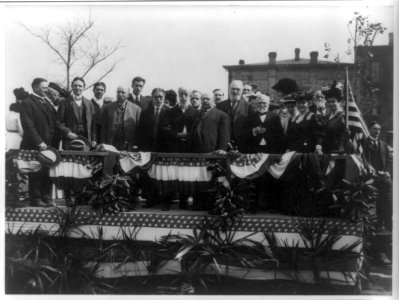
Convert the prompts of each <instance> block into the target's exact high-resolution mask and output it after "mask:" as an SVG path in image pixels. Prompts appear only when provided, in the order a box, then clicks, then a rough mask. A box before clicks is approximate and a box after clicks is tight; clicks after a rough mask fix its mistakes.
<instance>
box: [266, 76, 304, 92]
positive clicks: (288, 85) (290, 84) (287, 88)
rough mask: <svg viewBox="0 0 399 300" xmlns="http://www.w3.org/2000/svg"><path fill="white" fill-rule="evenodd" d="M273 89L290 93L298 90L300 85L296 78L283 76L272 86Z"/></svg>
mask: <svg viewBox="0 0 399 300" xmlns="http://www.w3.org/2000/svg"><path fill="white" fill-rule="evenodd" d="M272 89H273V90H276V91H277V92H282V93H283V94H285V95H288V94H291V93H294V92H296V91H297V90H298V85H297V83H296V81H295V80H294V79H291V78H282V79H280V80H279V81H278V82H277V83H276V84H275V85H274V86H272Z"/></svg>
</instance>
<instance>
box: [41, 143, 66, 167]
mask: <svg viewBox="0 0 399 300" xmlns="http://www.w3.org/2000/svg"><path fill="white" fill-rule="evenodd" d="M36 158H37V160H38V161H39V162H40V163H41V164H42V165H43V166H45V167H47V168H50V167H54V166H56V165H58V164H59V163H60V161H61V155H60V153H59V152H58V151H57V150H56V149H54V148H53V147H48V148H47V149H46V150H41V151H39V152H38V153H37V155H36Z"/></svg>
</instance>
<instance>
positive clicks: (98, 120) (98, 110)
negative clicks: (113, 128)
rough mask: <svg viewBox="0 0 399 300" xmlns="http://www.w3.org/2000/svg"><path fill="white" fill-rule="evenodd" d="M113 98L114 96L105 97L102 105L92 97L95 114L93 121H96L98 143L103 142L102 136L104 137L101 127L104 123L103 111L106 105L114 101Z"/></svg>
mask: <svg viewBox="0 0 399 300" xmlns="http://www.w3.org/2000/svg"><path fill="white" fill-rule="evenodd" d="M112 102H113V100H112V98H109V97H104V102H103V106H102V107H100V106H99V105H98V104H97V102H96V100H94V99H91V103H93V107H94V111H95V112H94V116H93V119H94V121H93V123H94V126H95V128H94V130H95V131H96V137H97V139H96V142H97V143H101V137H102V129H101V123H102V115H103V111H104V108H105V106H106V105H108V104H110V103H112Z"/></svg>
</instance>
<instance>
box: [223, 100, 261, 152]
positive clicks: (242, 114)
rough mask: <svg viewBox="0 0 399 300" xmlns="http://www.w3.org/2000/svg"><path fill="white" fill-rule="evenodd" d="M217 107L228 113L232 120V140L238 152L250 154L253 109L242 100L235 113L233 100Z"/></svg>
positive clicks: (225, 101)
mask: <svg viewBox="0 0 399 300" xmlns="http://www.w3.org/2000/svg"><path fill="white" fill-rule="evenodd" d="M216 107H217V108H218V109H220V110H221V111H223V112H224V113H226V114H227V115H228V116H229V118H230V138H231V140H232V141H234V143H235V145H236V146H237V148H238V150H239V151H240V152H243V153H247V152H250V150H251V149H250V146H249V144H250V142H249V141H250V139H251V136H250V133H251V129H250V126H249V120H250V119H251V118H253V117H254V116H255V111H254V109H253V107H252V106H251V105H250V104H249V103H248V102H246V101H245V100H243V99H241V100H240V101H239V102H238V105H237V108H236V109H235V111H234V110H233V109H232V107H231V100H230V99H227V100H224V101H221V102H219V103H218V104H217V105H216Z"/></svg>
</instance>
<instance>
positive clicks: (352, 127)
mask: <svg viewBox="0 0 399 300" xmlns="http://www.w3.org/2000/svg"><path fill="white" fill-rule="evenodd" d="M344 91H345V93H346V91H347V93H346V98H347V101H346V105H347V113H348V123H347V126H348V129H349V132H350V139H351V141H352V144H353V146H354V149H355V153H356V154H362V153H363V147H362V140H363V139H364V138H366V137H368V136H370V133H369V130H368V128H367V126H366V123H365V122H364V120H363V118H362V114H361V112H360V109H359V107H358V106H357V104H356V102H355V98H354V96H353V93H352V89H351V86H350V84H349V79H348V74H347V73H346V79H345V86H344Z"/></svg>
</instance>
